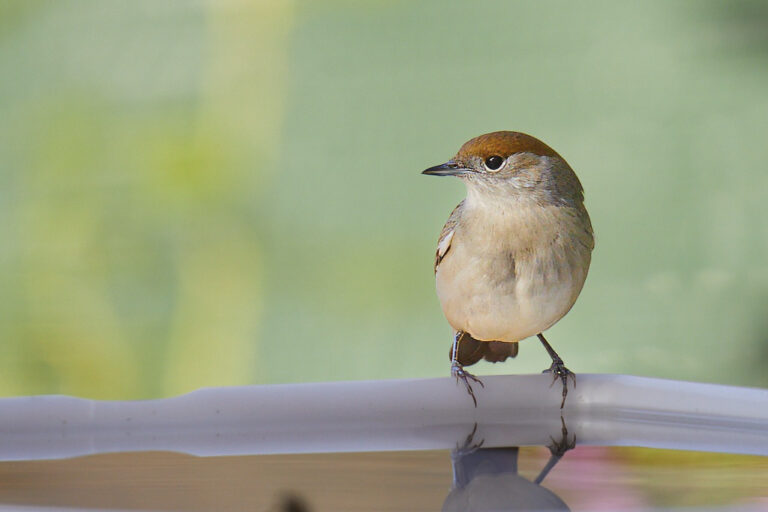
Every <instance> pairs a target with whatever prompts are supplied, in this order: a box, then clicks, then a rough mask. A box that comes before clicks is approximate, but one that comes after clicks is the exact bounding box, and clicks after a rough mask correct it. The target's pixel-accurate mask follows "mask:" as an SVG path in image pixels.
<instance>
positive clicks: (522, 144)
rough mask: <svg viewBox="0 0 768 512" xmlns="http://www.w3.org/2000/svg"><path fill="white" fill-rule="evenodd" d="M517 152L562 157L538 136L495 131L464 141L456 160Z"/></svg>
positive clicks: (504, 156) (484, 157)
mask: <svg viewBox="0 0 768 512" xmlns="http://www.w3.org/2000/svg"><path fill="white" fill-rule="evenodd" d="M515 153H533V154H534V155H539V156H553V157H558V158H562V157H560V155H558V154H557V152H556V151H555V150H554V149H552V148H551V147H549V146H547V145H546V144H544V143H543V142H541V141H540V140H539V139H537V138H536V137H532V136H530V135H528V134H525V133H520V132H493V133H486V134H485V135H480V136H479V137H475V138H474V139H471V140H469V141H467V142H466V143H464V145H463V146H461V149H459V152H458V153H457V154H456V160H458V161H464V160H465V159H467V158H468V157H473V156H479V157H480V158H482V159H483V160H485V159H486V158H488V157H490V156H493V155H498V156H500V157H502V158H507V157H508V156H510V155H514V154H515Z"/></svg>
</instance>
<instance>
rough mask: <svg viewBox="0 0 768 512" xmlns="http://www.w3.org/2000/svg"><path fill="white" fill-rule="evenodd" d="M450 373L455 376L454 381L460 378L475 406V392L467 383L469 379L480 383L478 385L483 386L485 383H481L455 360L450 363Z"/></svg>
mask: <svg viewBox="0 0 768 512" xmlns="http://www.w3.org/2000/svg"><path fill="white" fill-rule="evenodd" d="M451 375H453V376H454V377H455V378H456V383H457V384H458V382H459V380H461V381H462V382H463V383H464V387H466V388H467V393H469V396H471V397H472V402H474V404H475V407H477V398H475V392H474V391H473V390H472V384H470V383H469V381H470V380H472V381H474V382H477V383H478V384H480V387H483V388H484V387H485V384H483V381H481V380H480V379H478V378H477V377H475V376H474V375H472V374H471V373H469V372H468V371H466V370H465V369H464V367H463V366H461V365H460V364H459V363H457V362H455V361H454V362H453V364H452V365H451Z"/></svg>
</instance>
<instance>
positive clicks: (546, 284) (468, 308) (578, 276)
mask: <svg viewBox="0 0 768 512" xmlns="http://www.w3.org/2000/svg"><path fill="white" fill-rule="evenodd" d="M456 245H459V247H452V248H451V251H453V254H450V257H447V258H445V260H443V262H442V263H441V264H440V266H439V268H438V270H437V275H436V283H437V295H438V297H439V299H440V303H441V305H442V308H443V312H444V313H445V316H446V318H447V320H448V323H450V324H451V326H452V327H453V328H454V329H455V330H461V331H465V332H468V333H469V334H470V335H471V336H472V337H473V338H475V339H478V340H483V341H491V340H498V341H508V342H513V341H520V340H522V339H524V338H527V337H529V336H534V335H536V334H538V333H540V332H542V331H544V330H546V329H548V328H549V327H551V326H552V325H553V324H554V323H556V322H557V321H558V320H560V319H561V318H562V317H563V316H565V314H566V313H568V311H569V310H570V309H571V307H572V306H573V304H574V302H575V301H576V298H577V297H578V295H579V292H580V291H581V288H582V286H583V285H584V280H585V279H586V275H587V269H588V268H589V260H590V251H589V250H586V249H584V250H578V249H577V253H573V252H572V251H571V252H565V250H564V248H563V247H557V246H553V247H552V248H550V249H540V250H538V251H535V252H531V253H528V257H527V258H523V257H518V258H514V257H513V253H511V252H509V251H499V252H497V253H496V254H489V253H488V252H487V251H484V250H482V247H478V246H476V245H475V246H473V245H469V244H466V245H465V244H456ZM513 261H514V264H513ZM526 261H527V263H526Z"/></svg>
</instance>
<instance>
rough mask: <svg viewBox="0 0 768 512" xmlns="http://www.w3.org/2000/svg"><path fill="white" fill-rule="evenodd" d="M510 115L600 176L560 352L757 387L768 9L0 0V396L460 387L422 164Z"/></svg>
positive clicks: (498, 368)
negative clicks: (452, 367) (579, 285)
mask: <svg viewBox="0 0 768 512" xmlns="http://www.w3.org/2000/svg"><path fill="white" fill-rule="evenodd" d="M500 129H510V130H519V131H525V132H528V133H530V134H533V135H535V136H537V137H539V138H541V139H543V140H544V141H545V142H547V143H548V144H550V145H551V146H553V147H554V148H555V149H556V150H557V151H558V152H559V153H560V154H562V155H563V156H564V157H565V158H566V159H567V160H568V161H569V162H570V164H571V165H572V167H573V168H574V169H575V170H576V172H577V173H578V174H579V176H580V178H581V180H582V182H583V184H584V187H585V189H586V197H587V207H588V208H589V211H590V213H591V215H592V221H593V224H594V227H595V231H596V234H597V247H596V250H595V253H594V257H593V263H592V269H591V271H590V275H589V278H588V279H587V284H586V287H585V289H584V291H583V293H582V295H581V298H580V300H579V301H578V302H577V304H576V306H575V308H574V309H573V311H572V312H571V313H570V314H569V315H568V316H567V317H566V318H565V319H564V320H563V321H561V322H560V323H558V324H557V325H556V326H555V327H554V328H552V329H551V330H550V331H549V333H550V335H549V336H548V338H549V340H550V341H551V342H552V344H553V345H554V346H555V348H556V349H557V350H558V351H559V352H560V354H561V355H562V356H563V358H564V359H565V361H566V362H567V363H568V366H569V367H570V368H571V369H573V370H575V371H576V372H577V373H578V372H615V373H632V374H639V375H648V376H657V377H667V378H678V379H688V380H699V381H711V382H720V383H729V384H740V385H753V386H760V385H762V386H765V385H768V376H767V375H768V372H766V371H765V367H766V364H768V257H767V256H768V201H766V198H765V196H766V193H768V172H767V170H768V165H766V161H768V3H766V2H763V1H748V0H740V1H732V2H727V3H726V2H720V1H716V0H707V1H704V0H696V1H693V0H691V1H687V2H684V1H679V2H667V1H661V0H658V1H653V2H650V1H649V2H595V1H593V2H570V1H557V2H555V1H546V2H510V1H474V2H469V1H465V2H458V1H439V0H432V1H424V2H405V1H397V2H381V1H368V2H347V1H333V2H312V1H303V2H290V1H285V2H284V1H278V0H260V1H255V2H244V1H242V2H241V1H220V2H213V1H210V2H199V1H198V2H193V1H189V2H182V1H154V0H153V1H149V0H145V1H127V0H121V1H109V2H84V1H46V2H42V1H24V0H19V1H9V0H5V1H2V2H0V394H2V395H20V394H37V393H67V394H75V395H80V396H86V397H93V398H111V399H119V398H149V397H160V396H169V395H173V394H177V393H182V392H186V391H190V390H193V389H196V388H199V387H202V386H222V385H241V384H258V383H279V382H303V381H325V380H342V379H384V378H406V377H430V376H445V375H448V373H449V362H448V348H449V344H450V341H451V331H450V328H449V327H448V325H447V323H446V322H445V320H444V319H443V317H442V313H441V310H440V307H439V304H438V301H437V298H436V296H435V293H434V282H433V275H432V258H433V253H434V247H435V243H436V239H437V236H438V233H439V232H440V229H441V227H442V225H443V222H444V221H445V220H446V218H447V216H448V214H449V213H450V211H451V209H452V208H453V206H454V205H455V204H456V203H457V202H458V201H459V200H460V199H461V198H462V197H463V195H464V189H463V185H462V184H461V183H460V182H459V181H458V180H448V179H443V180H438V179H435V178H429V177H425V176H420V175H419V172H420V171H421V170H422V169H424V168H426V167H428V166H431V165H434V164H437V163H441V162H443V161H445V160H446V159H447V158H449V157H450V156H452V155H453V153H454V152H455V151H456V150H457V149H458V147H459V146H460V145H461V143H463V142H464V141H465V140H467V139H469V138H471V137H473V136H475V135H479V134H481V133H486V132H490V131H494V130H500ZM548 365H549V360H548V357H547V356H546V353H545V352H544V350H543V349H542V348H541V347H540V346H539V345H538V343H537V342H536V341H535V340H530V341H526V342H525V343H523V344H522V345H521V350H520V356H519V357H518V358H517V359H516V360H514V361H511V362H507V363H505V364H503V365H491V364H487V363H483V364H482V365H480V367H477V368H476V371H477V372H478V373H481V374H483V373H522V372H534V371H540V370H541V369H543V368H545V367H546V366H548Z"/></svg>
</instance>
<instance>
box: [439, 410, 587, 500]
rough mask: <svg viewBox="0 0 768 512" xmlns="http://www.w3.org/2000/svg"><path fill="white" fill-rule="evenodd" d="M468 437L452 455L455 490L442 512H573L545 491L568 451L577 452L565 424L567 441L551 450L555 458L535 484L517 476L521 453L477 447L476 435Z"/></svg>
mask: <svg viewBox="0 0 768 512" xmlns="http://www.w3.org/2000/svg"><path fill="white" fill-rule="evenodd" d="M476 430H477V425H475V429H473V430H472V433H471V434H470V435H469V436H467V439H466V441H464V445H463V446H460V447H457V448H456V449H455V450H453V451H452V452H451V463H452V466H453V486H452V488H451V492H450V494H448V496H447V497H446V499H445V501H444V502H443V508H442V512H458V511H461V512H483V511H488V512H490V511H494V512H501V511H505V510H509V511H511V510H552V511H554V510H569V509H568V505H566V504H565V502H563V500H561V499H560V498H559V497H557V495H555V493H553V492H552V491H550V490H549V489H546V488H544V487H541V486H540V485H538V484H540V483H541V481H542V480H544V477H545V476H546V475H547V473H549V471H550V470H551V469H552V468H553V467H554V465H555V464H556V463H557V462H558V461H559V460H560V458H561V457H562V456H563V454H564V453H565V451H567V450H569V449H571V448H573V446H574V445H573V444H572V443H568V441H567V439H568V432H567V430H566V428H565V423H563V440H561V441H554V440H553V446H554V447H560V446H564V447H565V449H564V450H562V451H556V449H554V448H553V447H550V451H552V457H551V458H550V460H549V462H548V463H547V465H546V466H545V467H544V469H542V471H541V474H539V476H538V477H537V478H536V481H535V483H534V482H531V481H530V480H526V479H525V478H523V477H522V476H520V475H519V474H517V457H518V453H519V449H518V448H517V447H516V446H515V447H510V448H480V446H482V441H481V442H479V443H474V444H473V437H474V433H475V431H476Z"/></svg>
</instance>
